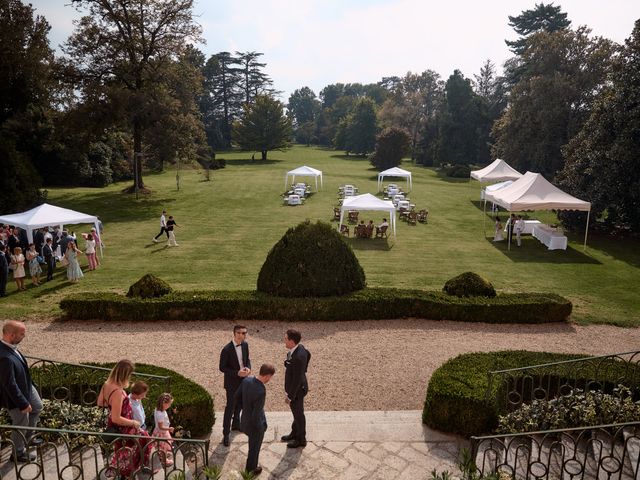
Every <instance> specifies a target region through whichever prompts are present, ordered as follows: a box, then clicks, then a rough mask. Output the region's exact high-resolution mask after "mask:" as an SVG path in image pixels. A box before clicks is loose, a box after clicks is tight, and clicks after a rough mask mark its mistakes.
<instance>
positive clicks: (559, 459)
mask: <svg viewBox="0 0 640 480" xmlns="http://www.w3.org/2000/svg"><path fill="white" fill-rule="evenodd" d="M471 444H472V456H473V459H474V460H475V464H476V466H477V468H478V472H479V474H480V475H481V476H485V475H494V474H498V473H503V474H506V475H508V476H510V477H511V478H514V479H517V480H521V479H527V480H528V479H545V480H554V479H569V480H573V479H576V480H577V479H580V480H591V479H593V480H637V479H638V478H640V422H631V423H623V424H617V425H615V424H614V425H598V426H593V427H583V428H569V429H565V430H546V431H538V432H529V433H515V434H506V435H493V436H483V437H471Z"/></svg>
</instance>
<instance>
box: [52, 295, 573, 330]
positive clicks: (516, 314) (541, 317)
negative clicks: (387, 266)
mask: <svg viewBox="0 0 640 480" xmlns="http://www.w3.org/2000/svg"><path fill="white" fill-rule="evenodd" d="M60 307H61V308H62V310H63V311H64V312H65V314H66V316H67V317H68V318H72V319H79V320H83V319H95V318H99V319H101V320H199V319H202V320H207V319H216V318H224V319H228V320H233V319H243V320H251V319H255V320H268V319H275V320H284V321H292V320H368V319H371V320H383V319H394V318H407V317H413V318H426V319H431V320H459V321H466V322H488V323H545V322H560V321H564V320H566V319H567V318H568V317H569V315H570V314H571V309H572V305H571V302H570V301H569V300H567V299H566V298H563V297H561V296H559V295H556V294H551V293H517V294H506V293H505V294H501V295H497V296H496V297H493V298H487V297H456V296H451V295H447V294H445V293H443V292H434V291H423V290H403V289H394V288H365V289H363V290H360V291H357V292H353V293H350V294H347V295H342V296H339V297H324V298H317V297H316V298H284V297H274V296H271V295H268V294H265V293H261V292H256V291H179V292H173V293H170V294H168V295H165V296H163V297H160V298H150V299H140V298H127V297H125V296H124V295H118V294H116V293H87V294H83V295H82V296H78V295H76V296H73V297H67V298H65V299H63V300H62V301H61V302H60Z"/></svg>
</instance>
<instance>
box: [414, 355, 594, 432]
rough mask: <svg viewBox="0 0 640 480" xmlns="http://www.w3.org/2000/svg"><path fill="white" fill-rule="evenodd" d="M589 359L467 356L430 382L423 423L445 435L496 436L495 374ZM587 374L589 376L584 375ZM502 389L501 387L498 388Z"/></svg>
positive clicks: (440, 370)
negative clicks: (491, 386) (490, 390)
mask: <svg viewBox="0 0 640 480" xmlns="http://www.w3.org/2000/svg"><path fill="white" fill-rule="evenodd" d="M584 356H585V355H567V354H560V353H545V352H528V351H501V352H490V353H466V354H463V355H459V356H457V357H455V358H452V359H451V360H449V361H447V362H446V363H444V364H443V365H442V366H441V367H440V368H438V369H437V370H436V371H435V372H433V375H432V376H431V380H430V381H429V386H428V388H427V398H426V400H425V403H424V410H423V412H422V422H423V423H425V424H426V425H428V426H429V427H431V428H435V429H437V430H441V431H443V432H451V433H457V434H460V435H464V436H467V437H468V436H471V435H481V434H483V433H489V432H492V431H493V430H494V429H495V428H496V426H497V424H498V414H499V413H500V412H498V410H497V408H496V405H495V404H494V403H493V399H494V398H495V394H494V393H495V392H493V393H492V395H490V396H489V398H487V397H486V396H485V394H486V392H487V388H488V386H489V384H488V378H487V373H488V372H489V371H491V370H501V369H509V368H518V367H525V366H529V365H540V364H543V363H549V362H559V361H563V360H571V359H574V358H581V357H584ZM582 372H583V374H587V373H586V372H584V370H583V371H582ZM494 387H495V388H498V386H497V385H494Z"/></svg>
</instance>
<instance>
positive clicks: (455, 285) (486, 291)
mask: <svg viewBox="0 0 640 480" xmlns="http://www.w3.org/2000/svg"><path fill="white" fill-rule="evenodd" d="M442 290H443V291H444V292H445V293H448V294H449V295H455V296H457V297H475V296H479V297H495V296H496V289H495V288H493V285H491V282H489V280H487V279H485V278H483V277H481V276H480V275H478V274H477V273H474V272H464V273H461V274H460V275H458V276H457V277H453V278H452V279H450V280H447V283H445V284H444V288H443V289H442Z"/></svg>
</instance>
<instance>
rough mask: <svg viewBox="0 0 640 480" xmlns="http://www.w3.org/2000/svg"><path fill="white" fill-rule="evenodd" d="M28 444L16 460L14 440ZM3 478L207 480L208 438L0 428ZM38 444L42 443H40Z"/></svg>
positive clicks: (8, 426)
mask: <svg viewBox="0 0 640 480" xmlns="http://www.w3.org/2000/svg"><path fill="white" fill-rule="evenodd" d="M16 435H19V436H20V437H22V439H23V440H24V441H25V444H26V445H27V449H26V453H25V455H27V456H31V457H32V458H30V459H27V461H24V462H23V461H19V460H18V459H16V458H15V457H16V450H15V444H14V439H15V437H16ZM0 438H1V440H2V449H1V450H0V480H4V479H11V480H14V479H15V480H33V479H36V478H37V479H43V480H47V479H74V480H75V479H82V480H89V479H103V480H106V479H112V478H137V479H145V480H146V479H161V478H179V477H181V476H182V475H180V474H184V478H185V479H191V478H195V479H200V478H205V475H204V473H203V469H204V468H206V467H207V466H208V462H209V460H208V451H209V440H194V439H174V440H173V441H169V440H167V439H166V438H157V437H148V436H141V435H121V434H112V433H98V432H89V431H79V430H58V429H51V428H28V427H16V426H11V425H0ZM36 444H37V445H36Z"/></svg>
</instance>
